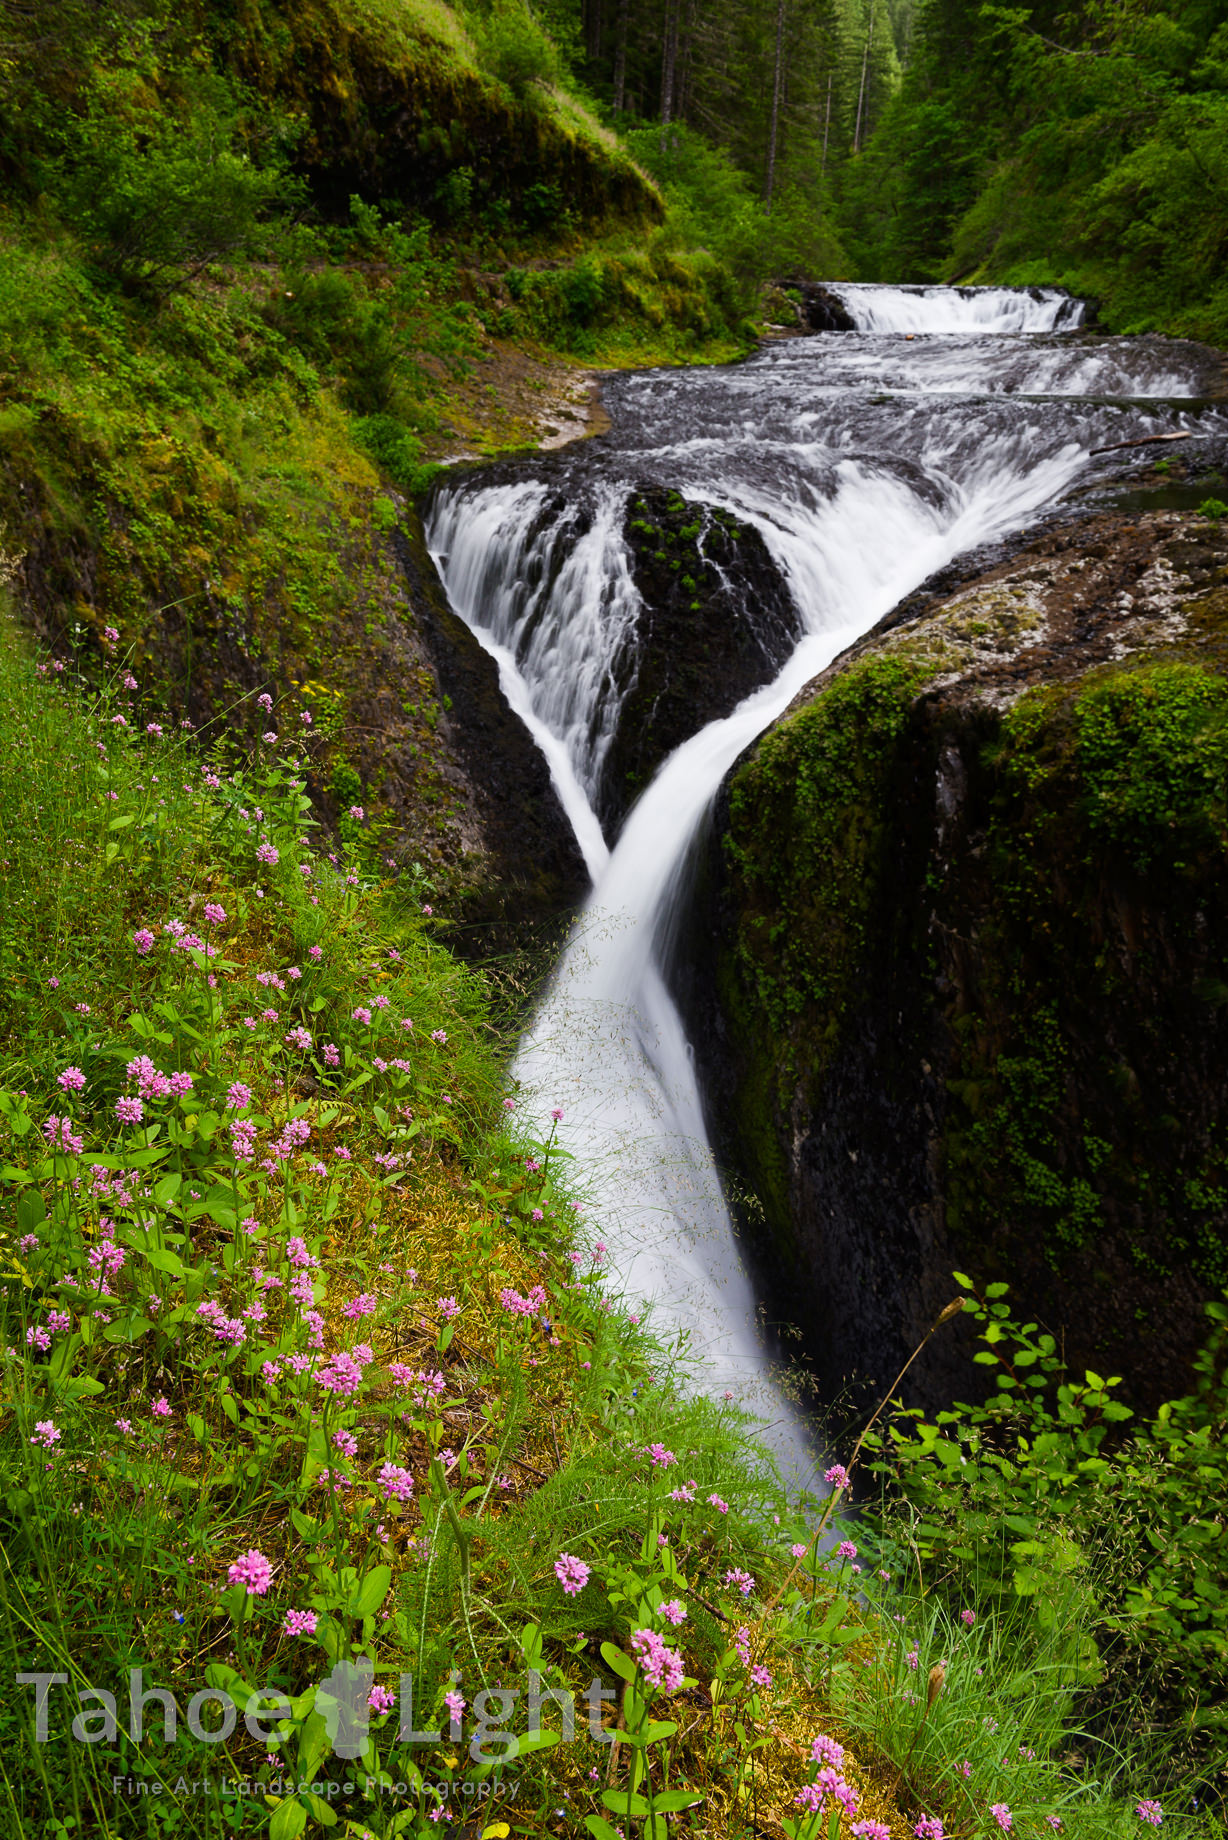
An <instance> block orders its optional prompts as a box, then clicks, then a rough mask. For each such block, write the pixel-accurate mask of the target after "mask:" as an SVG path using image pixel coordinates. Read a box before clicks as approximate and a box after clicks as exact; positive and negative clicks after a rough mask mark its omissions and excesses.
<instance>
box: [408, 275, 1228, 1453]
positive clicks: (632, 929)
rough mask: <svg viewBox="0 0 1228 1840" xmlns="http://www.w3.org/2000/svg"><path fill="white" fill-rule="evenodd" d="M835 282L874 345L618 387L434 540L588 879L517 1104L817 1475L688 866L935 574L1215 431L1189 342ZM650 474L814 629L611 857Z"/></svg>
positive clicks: (616, 1261) (724, 1368)
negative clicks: (1208, 429)
mask: <svg viewBox="0 0 1228 1840" xmlns="http://www.w3.org/2000/svg"><path fill="white" fill-rule="evenodd" d="M835 291H836V292H838V293H840V294H841V295H842V297H843V299H844V301H845V303H846V305H847V307H848V309H849V311H850V312H851V313H852V314H853V316H854V317H855V319H856V320H857V323H858V325H859V326H861V327H863V328H864V330H863V331H860V332H856V333H831V334H820V335H817V336H814V337H810V338H805V339H801V338H799V339H791V340H788V341H781V342H779V343H776V344H774V345H771V346H769V347H768V348H766V349H765V350H763V351H761V352H759V353H758V354H757V355H756V356H754V357H753V358H751V359H749V360H748V361H747V362H745V363H743V364H739V365H735V366H729V367H726V368H721V369H695V370H675V371H654V372H644V373H632V374H624V375H621V376H618V377H615V378H613V379H611V380H610V381H609V382H608V383H607V385H606V389H605V401H606V406H607V408H608V409H609V412H610V415H611V419H612V422H613V428H612V432H611V433H610V434H609V435H607V436H605V437H602V438H601V439H599V440H596V441H590V442H586V443H582V444H580V445H578V446H576V447H574V448H572V449H569V450H564V451H562V452H560V453H557V454H554V455H549V456H540V457H538V458H535V459H533V460H531V461H529V462H526V463H524V464H522V465H520V466H518V467H516V468H515V469H511V470H509V469H502V470H496V471H495V472H493V473H491V474H484V473H479V474H477V475H471V476H469V477H467V478H465V479H463V480H460V481H458V482H453V483H451V484H448V485H446V486H445V487H444V488H443V489H442V490H441V491H440V492H439V493H438V494H437V496H436V498H435V500H434V504H433V508H432V511H431V514H430V519H429V529H428V537H429V542H430V546H431V549H432V552H433V554H434V555H435V559H436V561H437V563H438V566H439V569H440V572H441V575H442V577H443V581H444V584H445V586H446V588H447V591H448V594H449V596H450V598H451V601H452V604H453V606H454V607H455V609H456V611H457V612H458V613H459V614H460V615H461V616H462V618H464V619H465V621H466V622H467V623H468V625H469V626H470V627H471V629H472V630H473V631H474V633H475V634H476V635H477V636H478V638H479V639H480V640H481V642H482V644H483V645H485V646H486V647H487V649H488V650H489V651H490V652H491V653H492V654H493V655H494V657H495V658H496V659H497V661H498V664H499V669H500V673H501V678H502V682H503V685H504V689H505V691H506V693H507V695H508V698H509V700H510V702H511V704H512V706H513V708H514V709H515V710H516V711H517V713H518V714H520V715H521V716H522V717H523V719H524V720H525V722H526V723H527V724H528V726H529V728H530V729H531V731H532V733H533V735H534V736H535V738H536V739H537V741H538V742H539V744H540V745H541V747H542V748H543V750H544V752H545V753H546V755H547V758H548V760H549V763H550V767H551V771H552V774H553V776H554V780H555V784H556V786H557V788H558V790H559V793H560V796H561V799H562V802H563V805H564V808H565V810H566V812H567V815H568V818H569V819H570V821H571V823H572V824H573V826H574V828H575V831H576V835H577V838H578V840H579V842H580V845H581V848H582V850H583V852H584V857H585V860H586V862H587V865H588V868H589V872H590V874H591V876H592V878H593V883H594V887H593V892H592V895H591V897H590V899H589V902H588V905H587V908H586V910H585V912H584V914H583V916H582V919H581V921H580V922H579V924H578V925H577V928H576V931H575V935H574V937H573V939H572V942H571V944H570V945H569V947H568V949H567V951H566V953H565V955H564V957H563V959H562V962H561V964H560V965H559V967H558V970H557V972H556V975H555V978H554V982H553V985H552V987H551V990H550V992H549V994H548V996H547V997H546V1000H545V1002H544V1003H543V1005H542V1007H541V1009H540V1011H539V1013H538V1014H537V1016H536V1017H535V1019H534V1021H533V1024H532V1027H531V1028H530V1030H529V1032H528V1034H527V1035H526V1037H525V1039H524V1042H523V1044H522V1046H521V1049H520V1053H519V1056H518V1059H517V1062H516V1067H515V1073H516V1075H517V1077H518V1079H519V1080H520V1081H521V1083H522V1091H523V1094H524V1098H523V1101H522V1103H523V1104H524V1105H525V1106H526V1108H527V1109H529V1110H530V1111H531V1113H532V1115H533V1116H535V1117H539V1118H541V1119H546V1118H547V1117H548V1114H549V1111H550V1109H551V1108H552V1107H554V1106H561V1107H562V1108H563V1110H564V1121H563V1124H562V1126H561V1128H560V1137H561V1138H562V1140H563V1142H564V1144H565V1146H566V1148H567V1149H569V1150H570V1151H571V1152H572V1153H573V1154H574V1155H575V1156H576V1158H577V1159H578V1162H577V1167H578V1168H579V1170H580V1171H581V1172H583V1175H584V1177H585V1178H586V1180H587V1182H588V1184H589V1187H590V1191H591V1193H592V1214H593V1217H594V1219H595V1221H596V1222H598V1223H599V1226H600V1235H601V1237H602V1238H603V1239H605V1240H606V1241H607V1242H608V1243H609V1246H610V1251H611V1260H612V1264H613V1266H614V1268H615V1270H616V1271H617V1272H618V1274H619V1276H620V1277H621V1278H622V1279H623V1281H624V1283H625V1285H626V1288H627V1290H628V1293H629V1294H631V1295H633V1296H638V1297H643V1298H645V1299H646V1300H649V1301H650V1302H651V1305H652V1312H653V1321H654V1323H655V1324H656V1326H657V1327H658V1329H661V1330H664V1331H666V1332H667V1333H676V1334H679V1335H682V1336H684V1337H685V1339H686V1343H687V1350H688V1354H689V1358H690V1360H691V1363H692V1366H693V1369H694V1371H695V1374H696V1379H697V1382H698V1383H699V1384H701V1385H703V1386H704V1387H705V1388H706V1389H707V1390H715V1391H718V1392H719V1391H722V1390H726V1389H727V1390H731V1391H732V1392H733V1393H734V1394H735V1395H736V1396H737V1398H738V1399H739V1400H741V1401H743V1402H746V1403H750V1404H751V1405H752V1406H754V1407H755V1408H756V1409H757V1410H759V1411H760V1412H761V1413H763V1415H764V1416H765V1417H766V1418H768V1419H769V1420H771V1421H773V1433H772V1438H771V1441H772V1442H773V1443H774V1445H775V1447H776V1449H777V1451H778V1453H779V1454H780V1455H781V1456H782V1457H783V1458H784V1459H785V1461H786V1463H787V1464H789V1465H796V1466H798V1468H799V1469H800V1470H801V1472H802V1473H803V1474H806V1473H807V1471H808V1464H809V1459H808V1456H807V1454H806V1437H805V1430H804V1427H803V1426H802V1424H801V1423H800V1421H799V1420H798V1419H797V1418H796V1417H795V1415H794V1414H793V1413H792V1411H791V1409H790V1408H789V1407H788V1406H787V1405H785V1404H784V1402H783V1399H782V1397H781V1395H780V1394H779V1393H778V1392H777V1390H776V1388H775V1384H774V1382H773V1381H772V1379H771V1376H770V1368H769V1364H768V1362H767V1358H766V1356H765V1353H764V1348H763V1343H762V1339H761V1336H760V1334H759V1331H758V1326H757V1323H756V1310H755V1298H754V1295H753V1292H752V1290H751V1286H750V1283H749V1280H748V1278H747V1276H746V1273H745V1270H744V1268H743V1264H742V1261H741V1259H740V1257H739V1253H738V1247H737V1243H736V1240H735V1238H734V1234H733V1230H732V1226H731V1223H730V1217H729V1212H728V1209H727V1207H726V1205H725V1201H724V1198H723V1196H722V1193H721V1187H720V1183H719V1181H718V1178H717V1174H716V1170H715V1167H714V1164H713V1160H712V1155H711V1151H710V1149H709V1147H708V1143H707V1138H706V1135H705V1130H704V1123H703V1116H702V1107H701V1103H700V1095H699V1091H698V1088H697V1084H696V1079H695V1074H694V1069H693V1066H692V1058H691V1051H690V1048H689V1045H688V1043H687V1040H686V1037H685V1033H684V1030H683V1027H682V1023H681V1020H680V1018H679V1015H678V1011H677V1009H676V1008H675V1006H674V1003H673V1001H672V999H671V997H670V994H669V991H668V989H667V988H666V984H665V981H664V979H663V976H662V971H661V962H660V961H661V952H662V942H663V939H664V937H665V934H666V932H667V930H668V927H669V921H670V915H671V912H672V910H673V908H674V905H675V903H676V901H677V899H678V897H679V892H680V886H681V879H682V876H683V873H684V868H685V862H686V857H687V852H688V848H689V846H690V844H691V842H692V839H693V838H694V836H695V833H696V830H697V828H698V826H699V825H700V823H701V821H702V819H703V816H704V814H705V812H706V810H707V808H708V806H709V805H710V803H711V801H712V798H713V796H714V794H715V792H716V790H717V788H718V786H719V785H720V782H721V780H722V778H723V776H724V775H725V773H726V772H727V771H728V769H729V767H730V766H731V765H732V764H733V762H734V761H735V760H736V759H737V757H738V755H739V754H740V753H741V752H742V751H743V749H744V748H745V747H747V746H748V744H749V743H750V742H751V741H753V740H754V738H755V737H756V736H757V735H758V734H759V733H761V731H762V730H763V729H764V728H765V727H766V726H767V725H768V724H769V723H770V722H771V721H772V720H773V719H774V717H775V716H777V715H778V714H779V713H780V712H781V711H782V710H783V709H784V708H785V707H786V705H787V704H788V703H789V701H790V700H791V698H792V697H793V696H794V695H795V694H796V693H797V691H798V690H799V689H800V688H801V687H802V686H803V685H804V684H805V683H806V682H807V680H808V679H809V678H811V677H813V676H814V675H815V673H816V672H818V671H819V670H821V669H822V668H823V667H824V666H825V665H826V664H827V663H828V662H829V661H830V660H831V659H832V658H833V657H835V656H836V654H837V653H838V652H839V651H841V650H842V649H843V648H844V647H845V646H846V645H848V644H849V643H850V642H851V641H852V640H853V639H855V638H856V637H857V636H858V635H859V634H861V633H864V632H866V631H867V630H868V629H869V628H870V627H871V626H873V625H874V624H875V622H876V621H877V620H878V619H880V618H881V617H882V615H883V614H885V613H886V612H888V611H889V609H890V608H891V607H892V606H893V605H895V603H896V602H897V601H899V600H900V599H901V598H902V597H903V596H904V595H906V594H907V593H909V592H910V591H911V590H912V589H913V588H915V587H917V586H918V585H919V583H920V582H922V581H923V580H924V579H925V577H926V576H928V575H929V574H930V573H932V571H933V570H935V569H937V568H939V567H940V566H942V565H943V564H945V563H946V562H948V561H949V560H950V559H951V558H952V557H953V556H955V555H957V554H958V553H960V552H961V551H964V550H967V549H969V548H971V547H973V546H974V545H976V544H979V543H983V542H985V541H987V540H990V539H993V538H996V537H999V536H1002V535H1005V534H1007V533H1008V532H1010V531H1011V530H1015V529H1018V528H1019V527H1021V526H1022V525H1024V524H1025V523H1026V522H1027V521H1028V520H1029V519H1030V518H1031V517H1033V516H1034V515H1035V513H1036V512H1037V511H1038V510H1039V509H1040V507H1041V506H1043V505H1044V504H1045V503H1046V502H1047V501H1049V500H1051V499H1052V498H1053V497H1054V496H1055V495H1056V494H1059V493H1061V492H1062V491H1063V490H1064V489H1065V488H1066V487H1067V486H1069V484H1070V483H1071V482H1072V481H1073V480H1074V479H1075V478H1076V476H1077V475H1079V474H1080V473H1081V472H1082V471H1083V469H1085V468H1086V466H1087V464H1088V454H1089V450H1091V449H1092V448H1095V447H1097V446H1101V445H1106V444H1108V443H1111V442H1115V441H1124V440H1127V439H1130V438H1131V437H1134V436H1138V435H1142V434H1145V433H1148V432H1158V431H1161V430H1163V431H1169V430H1172V429H1175V428H1179V427H1184V426H1192V425H1193V424H1194V421H1195V420H1196V419H1197V417H1198V415H1199V411H1198V410H1197V409H1196V408H1195V407H1194V405H1193V403H1192V401H1191V402H1190V406H1189V407H1188V408H1184V409H1183V408H1182V407H1181V405H1180V401H1179V400H1178V401H1174V400H1173V399H1180V398H1183V397H1184V398H1186V399H1187V401H1189V400H1190V399H1192V398H1193V397H1194V395H1195V394H1196V382H1195V368H1196V367H1195V364H1194V361H1193V356H1192V353H1191V351H1190V348H1188V347H1182V346H1181V345H1179V344H1173V343H1166V342H1163V341H1134V340H1124V339H1120V340H1119V339H1110V338H1105V339H1099V340H1096V341H1094V342H1093V341H1089V340H1087V339H1085V338H1073V339H1072V338H1071V337H1070V336H1069V333H1070V332H1071V331H1072V330H1073V329H1074V328H1076V327H1077V325H1078V320H1079V317H1080V311H1081V310H1080V308H1079V305H1078V303H1077V302H1073V301H1071V300H1070V299H1069V298H1068V297H1067V296H1065V295H1062V294H1059V293H1057V292H1056V291H1052V290H1040V289H1031V290H1017V291H1015V290H1007V289H951V288H930V287H927V288H908V289H904V288H889V287H862V286H852V285H847V286H840V287H838V288H836V290H835ZM1160 399H1165V400H1163V401H1161V400H1160ZM1214 419H1215V421H1216V423H1217V425H1218V424H1219V423H1220V422H1221V421H1222V417H1221V416H1220V415H1218V414H1217V415H1216V416H1215V418H1214ZM646 484H647V485H653V484H658V485H663V486H669V487H671V488H673V489H675V490H676V491H678V492H679V493H681V494H682V495H683V496H684V498H686V499H687V500H689V501H693V502H695V503H696V504H699V505H718V506H722V507H724V508H726V509H728V510H730V511H732V512H733V513H734V514H735V515H736V517H737V518H738V519H740V520H743V521H747V522H749V523H751V524H753V525H754V526H755V527H756V528H757V529H758V530H759V532H760V533H761V534H762V536H763V538H764V540H765V542H766V544H767V546H768V548H769V550H770V551H771V553H772V555H773V557H774V559H775V560H776V562H777V563H778V565H779V567H780V568H781V570H782V571H783V573H784V575H785V577H786V579H787V581H788V583H789V587H790V591H791V593H792V595H793V597H794V599H795V601H796V605H797V610H798V615H799V620H800V627H801V630H802V637H801V638H800V640H799V642H798V644H797V646H796V649H795V650H794V652H793V654H792V656H791V657H790V658H789V660H788V662H787V663H786V665H785V666H784V668H783V670H782V671H781V672H780V674H779V676H778V677H777V678H776V680H775V681H774V682H773V683H771V684H770V685H768V686H767V687H766V688H765V689H763V690H761V691H759V692H757V693H756V694H755V695H753V696H751V697H749V698H748V699H747V700H746V701H745V702H744V703H742V704H741V705H740V706H739V707H738V708H737V709H736V710H735V711H734V713H733V714H732V715H730V716H728V717H727V718H726V719H724V720H721V721H716V722H710V723H708V724H707V725H706V726H702V727H698V732H696V733H695V734H694V735H692V737H691V738H690V739H689V740H688V741H686V742H685V743H684V744H683V745H682V746H681V747H679V748H677V749H676V750H675V752H674V753H673V754H672V755H671V756H670V758H669V759H668V760H667V761H666V762H665V764H664V765H663V766H662V767H661V769H660V771H659V772H658V773H657V775H656V777H655V779H654V780H653V782H652V783H651V785H650V786H649V787H648V788H647V790H646V791H645V792H644V794H643V796H642V797H641V798H640V800H639V802H638V803H637V804H636V806H635V807H634V809H633V810H632V812H631V814H630V816H629V818H628V820H627V822H626V824H625V825H624V827H623V829H622V832H621V834H620V835H619V837H618V840H617V843H616V846H615V847H614V849H613V851H612V852H611V850H610V848H609V847H608V844H607V841H606V839H605V837H604V836H603V835H602V830H601V825H600V823H599V822H598V819H597V817H596V816H595V813H594V809H593V804H594V798H595V794H596V791H597V787H598V783H599V780H600V775H601V770H602V764H603V761H604V758H605V755H606V753H607V751H608V748H609V744H610V740H611V737H612V735H613V734H614V732H615V729H616V726H617V723H618V719H619V713H620V709H621V705H622V702H623V700H624V698H625V694H626V689H627V685H628V683H629V681H631V680H633V678H634V672H635V661H636V646H637V641H638V625H639V614H640V602H639V597H638V594H637V591H636V588H635V585H634V581H633V578H632V568H631V559H630V556H629V552H628V548H627V545H626V543H625V541H624V537H623V522H624V514H625V510H626V506H627V501H628V498H629V496H630V494H631V492H632V491H633V489H636V488H638V489H641V490H642V488H643V487H644V485H646ZM698 722H699V717H698V715H697V726H698Z"/></svg>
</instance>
